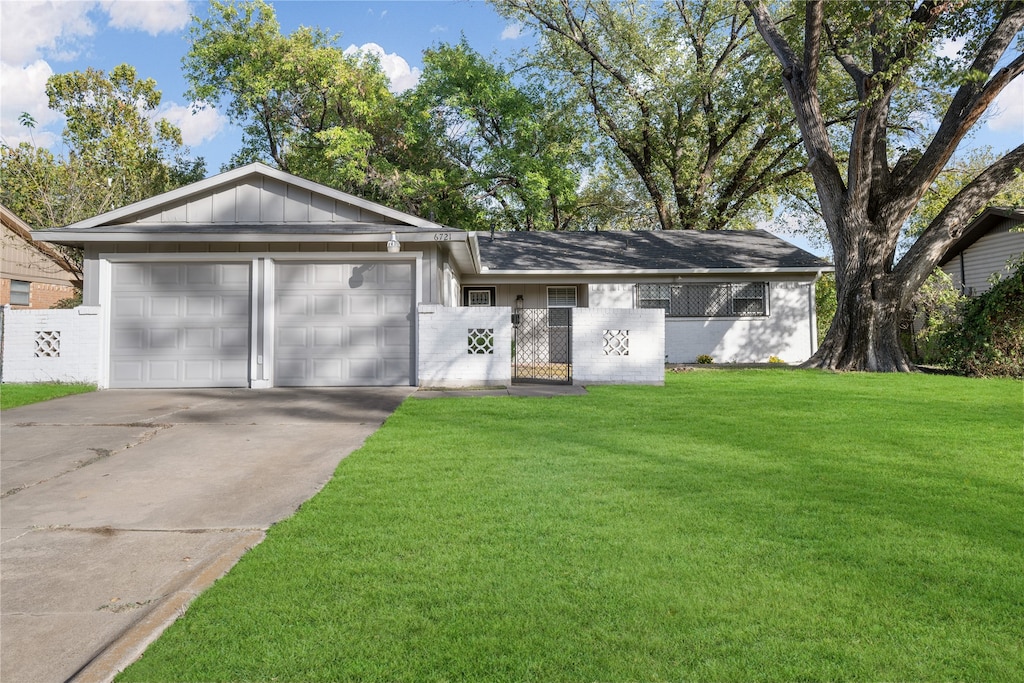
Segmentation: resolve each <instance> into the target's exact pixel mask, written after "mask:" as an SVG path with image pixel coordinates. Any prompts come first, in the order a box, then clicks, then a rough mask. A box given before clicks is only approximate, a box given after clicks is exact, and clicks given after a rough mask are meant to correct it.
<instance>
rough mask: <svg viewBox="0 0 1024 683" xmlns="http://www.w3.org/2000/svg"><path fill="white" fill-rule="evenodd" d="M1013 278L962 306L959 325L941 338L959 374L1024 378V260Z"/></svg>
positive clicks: (1018, 263)
mask: <svg viewBox="0 0 1024 683" xmlns="http://www.w3.org/2000/svg"><path fill="white" fill-rule="evenodd" d="M1011 270H1013V271H1014V272H1013V275H1011V276H1010V277H1008V278H1005V279H1001V280H999V281H998V282H996V283H995V284H994V285H993V286H992V289H990V290H989V291H987V292H985V293H984V294H982V295H981V296H978V297H975V298H974V299H969V300H967V301H966V302H965V303H964V304H963V313H962V317H963V319H962V322H961V323H960V324H959V325H957V326H953V327H952V328H951V329H949V330H948V331H947V332H946V333H945V334H944V335H943V340H942V343H943V344H944V345H945V346H946V347H947V348H948V350H949V365H950V367H951V368H952V369H953V370H954V371H956V372H957V373H958V374H961V375H973V376H977V377H1018V378H1024V257H1022V258H1018V259H1017V261H1016V263H1013V264H1011Z"/></svg>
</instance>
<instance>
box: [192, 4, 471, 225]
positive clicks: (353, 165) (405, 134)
mask: <svg viewBox="0 0 1024 683" xmlns="http://www.w3.org/2000/svg"><path fill="white" fill-rule="evenodd" d="M190 34H191V40H192V44H191V48H190V50H189V52H188V54H187V55H186V57H185V59H184V69H185V75H186V78H187V80H188V82H189V83H190V86H191V88H190V91H189V96H190V97H192V98H193V99H195V100H196V101H201V102H207V103H210V104H217V105H220V106H222V107H223V110H224V111H225V112H226V114H227V116H228V117H229V119H230V120H231V121H232V122H233V123H235V124H237V125H238V126H239V127H241V129H242V131H243V140H242V148H241V149H240V150H239V151H238V153H236V154H235V155H234V157H233V158H232V164H233V165H241V164H244V163H248V162H250V161H262V162H264V163H268V164H271V165H274V166H277V167H278V168H280V169H281V170H283V171H287V172H289V173H294V174H296V175H299V176H302V177H304V178H307V179H309V180H313V181H316V182H320V183H323V184H325V185H328V186H330V187H334V188H337V189H340V190H343V191H346V192H351V193H353V194H357V195H359V196H361V197H365V198H367V199H372V200H375V201H379V202H381V203H384V204H388V205H391V206H394V207H396V208H400V209H403V210H406V211H410V212H412V213H418V214H421V215H435V216H436V218H437V219H438V220H441V221H444V222H448V223H451V224H454V225H459V224H462V223H463V222H465V220H467V219H468V218H470V217H471V216H472V212H471V211H470V209H469V208H468V205H467V203H466V201H465V200H464V198H463V196H462V195H461V194H460V193H459V192H452V191H451V189H450V188H452V187H458V183H459V180H460V177H459V174H458V173H454V172H453V171H452V170H451V169H450V168H448V167H446V166H445V164H444V157H443V155H442V154H441V153H440V152H439V151H438V150H437V149H434V141H433V140H431V139H428V138H422V137H417V136H416V134H415V132H414V131H410V130H409V126H408V125H407V121H406V111H405V110H404V108H403V107H402V106H401V104H400V103H399V101H398V99H397V98H396V97H395V96H394V95H393V94H392V93H391V92H390V91H389V90H388V80H387V76H386V75H385V74H384V73H383V71H382V70H381V69H380V65H379V64H378V63H377V61H376V60H375V59H373V58H372V57H371V56H367V55H358V54H357V55H346V54H344V52H343V51H342V50H341V49H340V48H339V47H338V46H337V44H336V43H337V38H336V36H333V35H330V34H328V33H326V32H324V31H322V30H320V29H316V28H307V27H301V28H299V29H298V30H296V31H295V32H294V33H292V34H291V35H288V36H285V35H281V30H280V25H279V24H278V22H277V18H276V16H275V14H274V10H273V8H272V7H271V6H270V5H269V4H267V3H266V2H263V0H252V1H247V2H218V1H217V0H214V1H213V2H212V3H211V4H210V11H209V17H208V18H206V19H202V18H199V17H196V16H193V20H192V26H191V28H190Z"/></svg>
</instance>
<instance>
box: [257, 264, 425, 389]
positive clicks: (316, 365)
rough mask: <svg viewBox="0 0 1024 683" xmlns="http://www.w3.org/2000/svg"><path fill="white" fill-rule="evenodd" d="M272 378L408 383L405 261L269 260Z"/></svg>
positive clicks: (307, 382)
mask: <svg viewBox="0 0 1024 683" xmlns="http://www.w3.org/2000/svg"><path fill="white" fill-rule="evenodd" d="M274 279H275V284H274V286H275V291H276V295H275V316H276V319H275V330H274V332H275V339H276V344H275V347H274V384H275V385H276V386H307V387H313V386H374V385H377V386H382V385H383V386H388V385H401V384H411V382H412V331H413V327H412V319H413V298H414V292H413V265H412V264H411V263H383V262H380V261H367V262H363V263H281V262H278V263H277V264H276V266H275V276H274Z"/></svg>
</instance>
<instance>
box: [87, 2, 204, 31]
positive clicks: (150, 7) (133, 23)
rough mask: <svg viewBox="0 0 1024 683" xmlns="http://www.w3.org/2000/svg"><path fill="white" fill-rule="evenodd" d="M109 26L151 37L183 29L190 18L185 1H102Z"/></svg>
mask: <svg viewBox="0 0 1024 683" xmlns="http://www.w3.org/2000/svg"><path fill="white" fill-rule="evenodd" d="M102 7H103V9H104V10H105V11H106V12H107V14H109V15H110V25H111V26H112V27H114V28H120V29H136V30H139V31H145V32H146V33H148V34H149V35H151V36H155V35H157V34H160V33H163V32H165V31H177V30H179V29H181V28H183V27H184V26H185V25H186V24H187V23H188V22H189V18H190V14H189V7H188V2H187V1H186V0H151V1H149V2H141V1H140V0H104V2H103V3H102Z"/></svg>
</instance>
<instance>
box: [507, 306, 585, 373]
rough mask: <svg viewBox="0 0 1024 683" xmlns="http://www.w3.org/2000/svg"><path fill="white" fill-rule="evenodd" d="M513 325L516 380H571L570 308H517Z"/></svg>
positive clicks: (513, 357)
mask: <svg viewBox="0 0 1024 683" xmlns="http://www.w3.org/2000/svg"><path fill="white" fill-rule="evenodd" d="M512 325H513V329H514V331H515V334H514V346H513V349H512V382H513V383H514V384H519V383H525V382H535V383H547V384H572V309H571V308H525V309H523V308H520V309H516V310H515V311H514V312H513V313H512Z"/></svg>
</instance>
